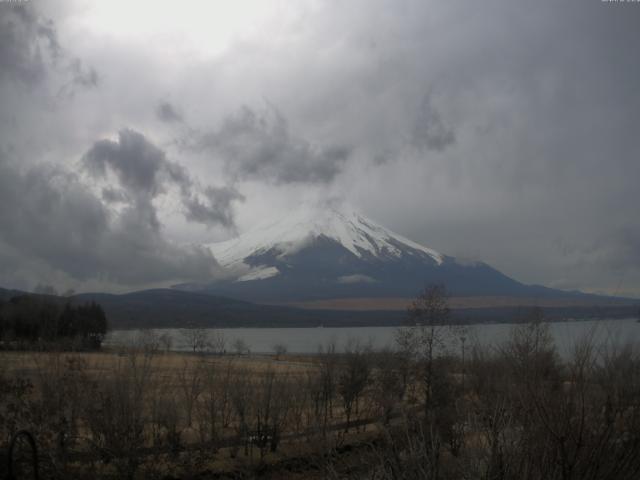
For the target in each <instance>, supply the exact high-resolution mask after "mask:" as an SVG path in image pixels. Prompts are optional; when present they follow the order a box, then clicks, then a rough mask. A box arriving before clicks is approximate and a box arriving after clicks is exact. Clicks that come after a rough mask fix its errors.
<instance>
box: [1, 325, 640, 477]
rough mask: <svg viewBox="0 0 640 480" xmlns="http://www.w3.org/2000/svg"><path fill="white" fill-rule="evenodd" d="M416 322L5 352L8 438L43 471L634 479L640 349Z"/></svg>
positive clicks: (4, 440) (639, 432) (539, 331)
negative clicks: (493, 339) (448, 341)
mask: <svg viewBox="0 0 640 480" xmlns="http://www.w3.org/2000/svg"><path fill="white" fill-rule="evenodd" d="M410 331H412V332H414V333H413V334H410V335H409V336H408V337H409V338H407V335H404V336H403V335H400V337H401V338H399V345H400V347H399V348H398V349H397V350H396V351H393V352H392V351H378V352H374V351H371V350H370V349H367V348H365V347H363V346H361V345H357V344H356V343H351V344H350V345H349V347H348V348H347V351H346V352H345V353H337V352H336V351H335V349H334V348H333V347H332V346H331V345H329V346H325V347H324V348H323V349H322V351H321V352H320V353H319V354H318V355H317V356H313V357H306V358H296V357H292V356H287V355H280V357H279V358H280V360H277V359H276V358H275V357H274V358H266V357H263V358H260V357H254V358H252V357H248V356H206V355H193V354H190V355H179V354H172V353H162V352H161V351H160V350H158V349H157V346H156V345H155V344H154V345H149V344H144V343H141V344H140V345H139V346H138V348H136V349H130V350H128V351H122V352H113V353H60V352H44V353H27V352H5V353H3V354H2V357H3V358H2V363H1V365H2V370H1V371H0V392H1V393H0V442H1V445H2V447H0V448H4V449H5V450H6V447H7V445H8V443H9V441H10V439H11V437H12V436H13V434H15V433H16V432H17V431H18V430H22V429H26V430H28V431H30V432H31V433H32V434H33V436H34V437H35V439H36V441H37V444H38V447H39V451H40V452H39V455H40V473H41V476H44V477H45V478H214V477H212V475H214V474H219V475H221V477H219V478H227V477H228V478H254V477H270V478H354V479H355V478H379V479H387V478H389V479H391V478H407V479H413V478H415V479H418V478H442V479H450V478H451V479H454V478H455V479H457V478H459V479H466V478H486V479H521V478H531V479H554V478H557V479H571V478H576V479H578V478H579V479H583V478H593V479H606V478H611V479H625V478H629V479H632V478H638V474H639V472H640V411H639V410H638V402H639V401H640V400H639V399H640V357H639V356H638V352H637V351H636V350H635V349H634V348H631V347H624V348H613V346H612V345H604V346H597V347H598V348H596V346H595V345H593V344H591V343H590V342H589V339H588V338H586V339H583V340H581V341H578V342H576V348H575V353H574V355H573V356H572V357H571V358H570V359H569V360H567V361H560V359H559V358H558V355H557V354H556V352H555V349H554V346H553V344H552V342H551V339H550V336H549V334H548V331H547V328H546V326H545V324H543V323H531V324H527V325H522V326H520V327H518V328H516V329H514V331H513V333H512V336H511V338H510V340H509V341H508V342H507V343H505V344H504V345H502V346H500V348H497V349H492V350H483V349H481V348H479V347H474V346H468V347H467V352H466V359H465V362H464V363H463V361H462V355H453V354H451V353H449V354H446V355H445V354H443V353H438V352H442V350H438V351H436V350H435V349H434V350H431V351H430V349H431V348H432V347H433V346H435V345H436V343H437V342H440V341H442V340H444V339H443V338H440V337H439V335H440V333H437V334H436V333H435V332H436V330H434V331H433V332H432V331H431V330H430V329H429V328H422V327H418V328H415V329H411V330H410ZM441 331H442V330H439V332H441ZM432 333H433V335H432ZM457 333H459V332H457ZM461 346H462V344H460V343H459V344H458V348H459V347H461ZM460 353H461V354H462V351H461V350H460ZM19 447H20V448H17V449H16V450H17V451H18V452H17V453H18V454H17V455H16V459H15V460H14V461H15V462H16V463H18V464H21V460H20V458H21V456H20V450H21V449H22V456H24V455H26V453H28V452H27V450H28V448H27V446H26V445H22V446H20V445H19ZM22 463H23V464H21V465H22V466H20V465H18V466H17V467H16V468H23V469H24V468H29V467H28V463H29V462H22ZM3 464H4V462H3ZM25 464H26V465H27V466H25ZM292 465H293V467H292Z"/></svg>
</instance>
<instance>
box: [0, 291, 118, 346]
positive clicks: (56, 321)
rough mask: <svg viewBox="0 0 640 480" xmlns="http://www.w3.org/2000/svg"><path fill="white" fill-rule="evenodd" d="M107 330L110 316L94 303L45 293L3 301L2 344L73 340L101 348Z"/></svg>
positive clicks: (0, 305) (0, 309)
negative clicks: (73, 300) (66, 299)
mask: <svg viewBox="0 0 640 480" xmlns="http://www.w3.org/2000/svg"><path fill="white" fill-rule="evenodd" d="M106 332H107V317H106V315H105V313H104V311H103V309H102V307H101V306H100V305H98V304H97V303H95V302H87V303H85V304H79V305H73V304H71V303H70V302H69V301H67V302H66V303H63V302H62V301H60V299H59V298H51V297H48V296H44V295H19V296H15V297H12V298H10V299H9V300H7V301H3V300H0V340H1V341H2V345H3V346H5V347H7V346H10V347H14V346H20V345H25V346H29V345H32V344H34V343H36V342H45V343H56V344H58V345H59V346H63V345H64V344H67V343H69V342H70V341H71V342H72V343H73V346H74V347H78V348H85V349H86V348H89V349H94V348H99V347H100V345H101V343H102V340H103V339H104V336H105V334H106Z"/></svg>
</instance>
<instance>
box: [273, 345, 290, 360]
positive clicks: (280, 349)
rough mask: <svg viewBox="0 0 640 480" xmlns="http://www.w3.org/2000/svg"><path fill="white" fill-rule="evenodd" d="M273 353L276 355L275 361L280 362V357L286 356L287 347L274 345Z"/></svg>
mask: <svg viewBox="0 0 640 480" xmlns="http://www.w3.org/2000/svg"><path fill="white" fill-rule="evenodd" d="M273 353H275V354H276V359H277V360H280V357H282V356H283V355H286V353H287V346H286V345H285V344H284V343H276V344H275V345H274V346H273Z"/></svg>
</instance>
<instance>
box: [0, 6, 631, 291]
mask: <svg viewBox="0 0 640 480" xmlns="http://www.w3.org/2000/svg"><path fill="white" fill-rule="evenodd" d="M639 138H640V3H637V2H602V1H600V0H537V1H533V0H530V1H513V0H502V1H494V0H483V1H482V2H478V1H475V0H474V1H472V0H469V1H457V0H455V1H453V0H451V1H449V0H448V1H444V0H439V1H426V0H416V1H397V0H393V1H391V0H389V1H377V0H361V1H357V0H350V1H338V0H336V1H321V0H314V1H304V0H300V1H295V2H291V1H282V2H268V1H265V0H256V1H254V2H251V1H240V0H234V1H233V2H229V1H225V2H222V1H220V2H213V1H204V0H203V1H201V2H197V1H171V2H160V1H157V0H153V1H151V0H149V1H136V2H130V1H124V0H123V1H116V0H109V1H104V2H102V1H101V2H89V1H80V0H72V1H44V0H32V1H28V2H23V3H19V4H18V3H15V2H6V1H0V286H4V287H13V288H24V289H32V288H34V286H35V285H37V284H50V285H54V286H56V287H57V288H58V289H59V290H63V289H66V288H73V289H75V290H77V291H87V290H108V291H125V290H131V289H136V288H144V287H148V286H153V285H168V284H171V283H174V282H176V281H199V280H206V279H209V278H212V277H217V276H220V275H224V272H223V271H222V270H221V268H220V267H219V266H218V265H217V262H216V260H215V258H213V257H212V256H211V253H210V252H209V251H208V250H206V249H204V248H202V247H201V246H200V245H201V244H202V243H207V242H211V241H216V240H222V239H226V238H229V237H231V236H233V235H237V234H238V233H241V232H243V231H244V230H246V229H247V228H249V227H250V226H251V225H252V224H254V223H255V222H256V221H257V220H258V219H261V218H265V217H266V216H271V215H273V216H281V215H283V214H285V213H286V212H287V211H288V210H290V209H291V208H292V207H294V206H295V205H297V204H298V203H299V202H300V201H302V200H304V201H308V202H314V201H321V200H323V199H327V198H331V199H337V200H338V201H345V202H348V203H350V204H351V205H353V206H354V207H355V208H356V209H358V210H360V211H361V212H362V213H363V214H364V215H366V216H369V217H370V218H372V219H373V220H375V221H377V222H378V223H380V224H382V225H384V226H386V227H388V228H390V229H392V230H394V231H396V232H398V233H400V234H402V235H404V236H407V237H409V238H411V239H413V240H415V241H418V242H421V243H423V244H425V245H427V246H429V247H431V248H434V249H436V250H438V251H440V252H442V253H445V254H448V255H453V256H458V257H461V258H463V259H473V260H482V261H485V262H487V263H489V264H491V265H492V266H494V267H496V268H498V269H499V270H501V271H503V272H504V273H506V274H507V275H509V276H512V277H514V278H516V279H518V280H520V281H522V282H525V283H539V284H544V285H547V286H551V287H558V288H565V289H581V290H584V291H589V292H607V293H615V294H620V295H632V296H640V209H639V203H640V202H639V199H640V188H639V186H638V183H639V180H640V140H639Z"/></svg>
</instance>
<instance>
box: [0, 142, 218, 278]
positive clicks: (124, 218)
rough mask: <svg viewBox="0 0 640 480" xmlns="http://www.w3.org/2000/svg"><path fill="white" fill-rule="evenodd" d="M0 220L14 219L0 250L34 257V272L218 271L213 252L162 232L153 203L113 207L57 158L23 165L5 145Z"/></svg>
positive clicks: (2, 234) (199, 274) (195, 274)
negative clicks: (53, 163) (56, 164)
mask: <svg viewBox="0 0 640 480" xmlns="http://www.w3.org/2000/svg"><path fill="white" fill-rule="evenodd" d="M0 223H1V224H2V225H11V228H2V229H0V257H2V256H3V253H5V252H8V253H9V256H10V257H11V258H14V259H16V260H17V264H22V266H24V265H29V264H35V265H36V267H37V268H36V269H35V270H36V271H35V273H33V272H32V274H33V275H35V274H39V275H44V276H48V277H49V278H51V277H52V276H53V277H55V278H64V279H65V280H66V281H67V282H69V283H73V282H78V281H84V282H87V281H100V282H104V283H105V284H112V285H113V284H120V285H128V286H135V285H145V284H150V283H154V282H167V281H175V280H186V279H193V278H200V279H208V278H211V277H212V276H215V275H216V274H218V272H219V267H218V265H217V263H216V261H215V259H214V258H213V257H212V256H211V254H210V252H208V251H205V250H202V249H199V248H196V247H181V246H177V245H175V244H172V243H171V242H169V241H167V240H166V239H164V238H163V236H162V234H161V231H160V230H159V228H158V225H157V219H156V218H155V211H153V210H152V209H151V208H150V207H149V205H146V206H145V205H143V204H136V205H135V206H130V207H127V208H125V209H124V210H123V211H122V212H121V213H120V214H114V213H113V212H110V211H109V210H107V209H106V208H105V206H104V205H103V204H102V202H101V201H100V200H99V199H98V198H97V197H96V196H95V195H93V194H92V193H91V192H90V191H89V190H88V189H87V188H86V187H85V186H84V185H83V184H82V183H81V182H80V181H79V179H78V178H77V177H76V176H74V175H71V174H69V173H68V172H66V171H64V170H61V169H60V168H56V167H52V166H37V167H32V168H27V169H23V168H19V167H17V166H16V164H15V161H12V160H11V159H10V157H9V156H8V155H7V154H6V153H3V152H0ZM8 268H11V266H9V267H8ZM0 270H2V271H0V278H5V277H6V275H7V271H5V270H4V268H2V269H0ZM56 272H58V273H57V274H56ZM36 279H37V280H39V281H43V280H46V279H45V278H40V277H36V278H35V279H34V278H33V277H31V279H30V280H31V281H34V280H36Z"/></svg>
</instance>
